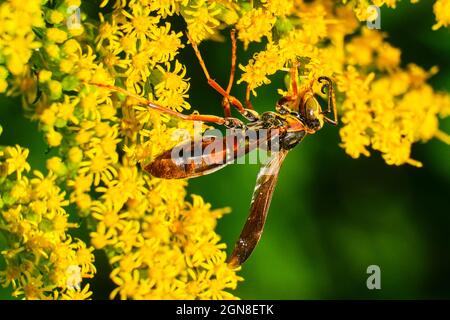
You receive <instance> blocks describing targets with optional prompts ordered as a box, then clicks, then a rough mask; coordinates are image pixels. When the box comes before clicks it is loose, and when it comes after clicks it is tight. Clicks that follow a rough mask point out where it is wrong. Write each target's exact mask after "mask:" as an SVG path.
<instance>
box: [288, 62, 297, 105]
mask: <svg viewBox="0 0 450 320" xmlns="http://www.w3.org/2000/svg"><path fill="white" fill-rule="evenodd" d="M298 66H299V63H298V62H297V61H296V62H294V63H293V64H292V66H291V69H290V71H289V73H290V75H291V85H292V98H294V99H297V96H298V83H297V78H298V73H297V72H298Z"/></svg>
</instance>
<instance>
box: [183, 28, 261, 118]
mask: <svg viewBox="0 0 450 320" xmlns="http://www.w3.org/2000/svg"><path fill="white" fill-rule="evenodd" d="M187 37H188V39H189V42H190V43H191V45H192V48H193V49H194V52H195V55H196V56H197V59H198V61H199V63H200V66H201V67H202V70H203V73H204V74H205V77H206V80H207V81H208V84H209V85H210V86H211V87H212V88H213V89H214V90H216V91H217V92H218V93H220V94H221V95H222V97H223V101H222V105H223V107H224V112H225V116H226V117H229V116H230V115H231V111H230V104H231V105H233V106H234V107H235V108H236V109H237V110H238V111H239V113H240V114H242V116H243V117H244V118H246V119H247V120H249V121H255V120H257V119H258V118H259V115H258V114H257V113H256V112H253V110H248V109H245V108H244V106H243V105H242V103H241V102H240V101H239V100H238V99H236V98H235V97H233V96H232V95H230V93H229V91H231V87H232V84H233V82H232V81H233V80H234V72H235V71H234V70H235V66H236V43H235V41H236V39H235V37H234V35H233V32H232V42H234V44H233V45H232V50H233V51H234V54H232V66H231V75H230V81H229V83H228V87H227V90H225V89H224V88H222V87H221V86H220V85H219V84H218V83H217V82H216V81H215V80H214V79H212V78H211V76H210V75H209V72H208V69H207V68H206V64H205V62H204V60H203V58H202V55H201V53H200V50H199V49H198V46H197V44H196V43H195V42H194V40H193V39H192V38H191V36H190V35H189V33H187ZM233 61H234V63H233Z"/></svg>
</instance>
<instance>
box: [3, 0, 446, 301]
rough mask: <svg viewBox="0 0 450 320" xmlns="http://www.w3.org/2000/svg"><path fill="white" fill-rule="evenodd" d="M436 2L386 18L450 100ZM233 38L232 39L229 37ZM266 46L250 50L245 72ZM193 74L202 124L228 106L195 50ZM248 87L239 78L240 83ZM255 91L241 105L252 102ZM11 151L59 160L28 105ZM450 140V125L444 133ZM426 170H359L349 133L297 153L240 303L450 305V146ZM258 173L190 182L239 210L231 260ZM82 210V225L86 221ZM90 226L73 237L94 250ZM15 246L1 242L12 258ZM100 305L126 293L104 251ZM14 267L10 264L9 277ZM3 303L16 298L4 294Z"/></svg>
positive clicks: (13, 131) (13, 110)
mask: <svg viewBox="0 0 450 320" xmlns="http://www.w3.org/2000/svg"><path fill="white" fill-rule="evenodd" d="M432 3H433V1H428V0H422V1H421V2H419V3H418V4H415V5H412V4H410V3H409V1H402V2H400V3H399V5H398V8H397V9H396V10H392V9H387V8H383V9H382V13H381V31H382V32H386V33H387V35H388V39H389V41H390V42H391V43H392V44H393V45H394V46H396V47H399V48H401V50H402V61H403V64H404V65H406V64H408V63H411V62H415V63H417V64H419V65H420V66H422V67H425V68H430V67H432V66H434V65H437V66H439V67H440V72H439V74H437V75H436V76H434V77H433V78H432V79H430V82H431V83H432V85H433V86H434V88H436V89H438V90H447V91H450V31H449V29H444V28H442V29H441V30H439V31H432V30H431V26H432V25H433V24H434V16H433V12H432ZM223 34H224V35H227V31H225V32H224V33H223ZM262 47H263V44H256V45H250V47H249V49H248V50H247V51H244V50H243V48H242V46H241V45H240V44H239V45H238V62H241V63H243V64H244V63H245V62H246V61H247V60H248V59H249V58H250V57H251V56H252V54H253V53H254V52H255V51H257V50H260V49H261V48H262ZM200 50H201V51H202V53H203V55H204V58H205V61H206V63H207V65H208V68H209V71H210V73H211V74H212V75H213V77H214V78H216V80H217V81H218V82H219V83H222V84H226V83H227V81H228V74H229V65H230V53H231V49H230V42H229V41H225V42H222V43H217V42H205V43H203V44H202V45H201V46H200ZM180 60H181V61H183V62H184V63H185V64H186V65H188V66H189V69H188V72H189V76H190V78H191V90H190V103H191V105H192V106H193V108H195V109H197V110H199V111H200V112H201V113H208V114H219V115H220V114H221V104H220V102H221V98H220V96H219V95H218V94H217V93H216V92H215V91H213V90H212V89H211V88H209V87H208V85H207V83H206V81H205V79H204V77H203V74H202V73H201V69H200V66H199V65H198V63H197V61H196V58H195V56H194V54H193V51H192V48H190V47H186V48H185V49H184V50H182V53H181V59H180ZM283 77H284V75H283V74H277V75H275V76H274V77H272V84H271V85H269V86H265V87H263V88H261V89H259V90H258V97H257V98H254V99H253V100H252V101H253V104H254V106H255V108H256V109H257V110H258V111H260V112H262V111H266V110H273V106H274V105H275V102H276V101H277V99H278V98H279V96H278V94H277V88H283V87H284V84H283ZM237 78H239V72H238V76H237ZM244 90H245V88H244V85H238V86H235V87H234V89H233V94H234V95H235V96H237V97H238V98H243V97H244ZM0 124H1V125H2V126H3V128H4V132H3V134H2V135H1V136H0V145H12V144H16V143H18V144H20V145H22V146H24V147H27V148H29V149H30V157H29V161H30V164H31V166H32V168H36V169H39V170H44V171H45V159H46V158H48V157H50V156H52V155H53V151H51V150H50V151H49V150H47V147H46V145H45V143H44V139H43V136H42V134H41V133H40V132H39V131H38V130H37V125H36V123H31V122H29V121H28V120H27V119H25V118H24V117H23V113H22V110H21V108H20V100H19V99H16V100H11V99H5V98H4V97H0ZM441 129H442V130H444V131H446V132H447V133H450V119H446V120H444V121H442V122H441ZM412 157H413V158H414V159H417V160H419V161H422V162H423V164H424V167H423V168H421V169H417V168H415V167H410V166H406V165H405V166H401V167H393V166H388V165H386V164H385V163H384V161H383V159H382V158H381V156H380V155H379V154H377V153H376V152H373V153H372V156H371V157H370V158H360V159H357V160H354V159H352V158H350V157H349V156H347V155H346V154H345V153H344V151H343V150H342V149H341V148H340V147H339V132H338V128H334V127H332V126H327V127H325V128H324V129H323V130H321V131H320V132H319V133H318V134H316V135H313V136H309V137H307V138H306V139H305V140H304V141H303V142H302V143H301V144H300V145H299V146H297V147H296V148H295V149H294V150H292V151H291V152H290V153H289V155H288V157H287V159H286V161H285V163H284V165H283V167H282V170H281V172H280V176H279V182H278V185H277V188H276V190H275V194H274V197H273V200H272V205H271V208H270V212H269V216H268V219H267V223H266V227H265V230H264V234H263V237H262V239H261V241H260V244H259V245H258V247H257V248H256V250H255V251H254V253H253V255H252V256H251V258H250V259H249V260H248V261H247V263H245V265H244V266H243V268H242V271H241V273H240V274H241V275H242V276H243V277H244V278H245V281H244V282H242V283H241V284H240V286H239V287H238V289H237V290H236V292H234V293H235V294H236V295H237V296H239V297H241V298H243V299H339V298H377V299H378V298H401V299H409V298H426V299H429V298H450V277H449V274H448V272H449V271H450V192H449V190H450V147H449V146H448V145H445V144H443V143H442V142H440V141H438V140H432V141H430V142H428V143H427V144H417V145H415V146H414V147H413V150H412ZM258 169H259V167H258V165H250V164H248V165H232V166H228V167H226V168H225V169H223V170H221V171H219V172H216V173H214V174H211V175H208V176H204V177H201V178H197V179H192V180H190V181H189V188H188V189H189V192H191V193H195V194H200V195H202V196H203V197H204V199H205V200H206V201H208V202H210V203H211V204H212V205H213V207H216V208H218V207H226V206H229V207H231V208H232V210H233V211H232V213H231V214H228V215H226V216H225V217H224V218H222V219H221V220H220V221H219V225H218V234H220V235H221V236H222V238H223V241H224V242H225V243H227V245H228V250H229V251H231V249H232V247H233V245H234V242H235V241H236V238H237V237H238V235H239V233H240V231H241V229H242V226H243V224H244V222H245V220H246V218H247V214H248V209H249V206H250V199H251V195H252V191H253V188H254V183H255V179H256V175H257V172H258ZM73 211H74V210H73V208H72V210H71V212H72V217H73V220H75V221H77V218H76V215H75V214H74V213H73ZM87 234H88V233H87V230H86V226H84V225H83V224H81V227H80V229H78V230H76V231H75V232H73V235H74V236H78V237H82V238H83V239H87V238H88V236H87ZM2 241H3V239H2V238H1V236H0V248H1V247H2ZM96 261H97V262H96V265H97V269H98V270H99V271H101V272H99V273H98V275H97V276H96V277H95V279H93V280H92V282H91V286H92V288H93V291H94V296H93V297H94V299H107V298H108V294H109V292H110V291H111V290H112V289H113V288H114V287H113V284H112V283H111V281H110V280H109V278H108V272H109V271H108V270H109V269H110V268H109V266H108V264H107V262H106V257H105V256H104V254H103V253H102V252H101V251H99V252H96ZM2 263H3V260H2V259H1V258H0V267H1V266H2ZM372 264H375V265H378V266H380V268H381V290H368V289H367V287H366V280H367V277H368V276H369V275H368V274H367V273H366V269H367V267H368V266H369V265H372ZM0 298H3V299H8V298H10V291H9V290H8V289H4V288H0Z"/></svg>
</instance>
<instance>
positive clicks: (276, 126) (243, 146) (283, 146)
mask: <svg viewBox="0 0 450 320" xmlns="http://www.w3.org/2000/svg"><path fill="white" fill-rule="evenodd" d="M188 37H189V35H188ZM231 38H232V61H231V65H232V68H231V75H230V81H229V83H228V86H227V89H226V90H225V89H223V88H222V87H221V86H220V85H219V84H218V83H217V82H215V81H214V80H213V79H211V77H210V75H209V72H208V70H207V68H206V66H205V63H204V61H203V59H202V56H201V54H200V52H199V50H198V48H197V46H196V44H195V43H194V42H193V41H192V39H190V38H189V40H190V42H191V44H192V46H193V48H194V50H195V53H196V55H197V57H198V60H199V62H200V65H201V67H202V69H203V71H204V74H205V76H206V78H207V80H208V84H209V85H210V86H211V87H212V88H213V89H215V90H216V91H217V92H219V93H220V94H221V95H222V96H223V101H222V105H223V107H224V112H225V117H224V118H222V117H218V116H212V115H196V114H194V115H185V114H182V113H178V112H175V111H171V110H169V109H166V108H164V107H162V106H159V105H157V104H155V103H153V102H151V101H147V100H143V99H142V98H141V97H139V96H135V95H132V94H130V93H128V92H126V91H125V90H123V89H120V88H117V87H113V86H108V85H102V84H96V85H97V86H101V87H105V88H109V89H112V90H116V91H120V92H123V93H126V94H128V95H132V96H134V97H135V98H136V99H138V100H140V101H141V103H142V104H145V105H147V106H148V107H149V108H151V109H154V110H157V111H159V112H164V113H167V114H170V115H173V116H176V117H178V118H181V119H184V120H193V121H203V122H210V123H215V124H218V125H223V126H225V127H227V128H230V129H233V130H240V131H241V132H243V133H244V136H245V133H246V132H247V131H249V130H253V131H256V132H262V131H264V132H266V133H267V132H268V134H266V135H264V137H261V136H260V135H258V136H257V139H253V140H251V139H250V140H249V139H246V138H244V140H241V141H239V139H237V140H233V142H232V143H231V144H230V143H229V139H228V138H229V137H225V138H223V139H219V138H217V137H211V136H209V137H203V138H202V139H201V141H199V142H196V141H195V140H194V141H189V142H186V143H184V144H182V145H178V146H177V147H176V148H178V149H177V150H175V149H171V150H168V151H166V152H164V153H162V154H160V155H159V156H157V157H156V158H154V159H153V160H152V162H150V163H149V164H146V165H145V166H144V170H145V171H147V172H148V173H150V174H151V175H153V176H155V177H159V178H163V179H185V178H194V177H198V176H202V175H205V174H209V173H211V172H214V171H217V170H219V169H221V168H223V167H224V166H226V165H227V164H229V163H230V162H232V161H234V160H235V159H236V158H238V157H240V156H242V155H245V154H247V153H248V152H250V151H252V150H254V149H256V148H258V147H259V148H261V145H264V146H265V147H263V148H267V149H268V150H271V151H272V156H271V158H270V161H268V162H267V163H266V164H265V165H264V166H263V167H262V168H261V169H260V172H259V174H258V177H257V180H256V186H255V190H254V192H253V197H252V201H251V206H250V214H249V217H248V218H247V221H246V223H245V225H244V228H243V230H242V232H241V234H240V236H239V239H238V241H237V242H236V245H235V248H234V249H233V252H232V253H231V256H230V258H229V264H230V265H231V266H232V267H237V266H239V265H241V264H242V263H243V262H244V261H245V260H246V259H247V258H248V257H249V256H250V254H251V253H252V251H253V250H254V248H255V247H256V245H257V243H258V241H259V239H260V238H261V234H262V231H263V228H264V224H265V221H266V217H267V213H268V210H269V206H270V202H271V199H272V195H273V192H274V189H275V185H276V182H277V178H278V171H279V169H280V167H281V164H282V163H283V160H284V159H285V157H286V155H287V153H288V151H289V150H290V149H292V148H293V147H295V146H296V145H297V144H298V143H299V142H300V141H301V140H302V139H303V138H304V137H305V136H306V135H307V134H313V133H315V132H317V131H318V130H320V129H321V128H322V126H323V124H324V122H328V123H330V124H333V125H336V124H337V112H336V103H335V98H334V92H333V86H332V81H331V79H330V78H328V77H319V78H318V79H317V80H318V81H319V83H323V82H324V84H323V86H322V93H326V92H325V88H328V107H327V110H325V111H322V109H321V107H320V104H319V103H318V101H317V100H316V99H315V97H314V92H313V91H312V83H311V84H310V86H309V87H307V88H306V89H302V90H299V88H298V86H297V81H296V79H297V64H294V65H293V66H292V68H291V81H292V92H293V94H292V95H291V96H285V97H283V98H281V99H280V100H279V101H278V103H277V105H276V107H275V109H276V112H264V113H263V114H261V115H260V114H258V113H257V112H256V111H255V110H253V107H252V105H251V103H250V100H249V97H250V89H249V88H247V94H246V102H245V106H246V107H245V108H244V106H243V105H242V103H241V102H239V100H238V99H236V98H235V97H233V96H231V95H230V91H231V87H232V84H233V79H234V67H235V65H236V43H235V36H234V31H233V32H232V34H231ZM231 105H232V106H234V107H235V108H236V110H237V111H238V112H239V113H240V114H241V115H242V116H243V117H244V118H246V119H247V120H248V123H243V122H242V121H241V120H239V119H237V118H232V117H231V110H230V106H231ZM328 113H333V115H334V119H330V118H328V117H326V114H328ZM262 140H264V141H262ZM261 142H263V143H261ZM213 144H214V145H216V146H221V148H213V149H212V151H211V152H207V153H204V152H200V153H198V154H196V153H195V149H196V148H199V149H200V150H201V151H203V150H205V149H207V148H209V147H210V146H212V145H213ZM274 146H276V148H274ZM179 150H182V151H183V154H181V153H179V152H178V151H179ZM273 150H275V151H273Z"/></svg>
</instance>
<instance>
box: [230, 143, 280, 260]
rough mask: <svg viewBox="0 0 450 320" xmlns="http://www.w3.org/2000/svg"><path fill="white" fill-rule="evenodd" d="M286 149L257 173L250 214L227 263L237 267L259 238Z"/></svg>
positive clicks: (247, 255) (275, 155) (274, 155)
mask: <svg viewBox="0 0 450 320" xmlns="http://www.w3.org/2000/svg"><path fill="white" fill-rule="evenodd" d="M287 153H288V151H287V150H284V149H282V150H281V151H279V152H276V153H274V154H273V155H272V157H271V159H270V160H269V161H268V163H267V164H266V165H264V166H263V167H262V168H261V169H260V170H259V173H258V178H257V179H256V186H255V190H254V191H253V196H252V202H251V207H250V214H249V216H248V218H247V222H246V223H245V225H244V228H243V229H242V232H241V235H240V236H239V239H238V241H237V242H236V245H235V247H234V249H233V253H232V254H231V256H230V259H229V264H230V265H231V266H234V267H237V266H240V265H241V264H242V263H244V262H245V260H247V258H248V257H249V256H250V254H251V253H252V251H253V250H254V249H255V247H256V245H257V244H258V242H259V239H260V238H261V234H262V231H263V228H264V224H265V222H266V218H267V212H268V211H269V206H270V201H271V200H272V195H273V191H274V189H275V185H276V183H277V180H278V172H279V170H280V167H281V164H282V163H283V160H284V158H285V157H286V155H287Z"/></svg>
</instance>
